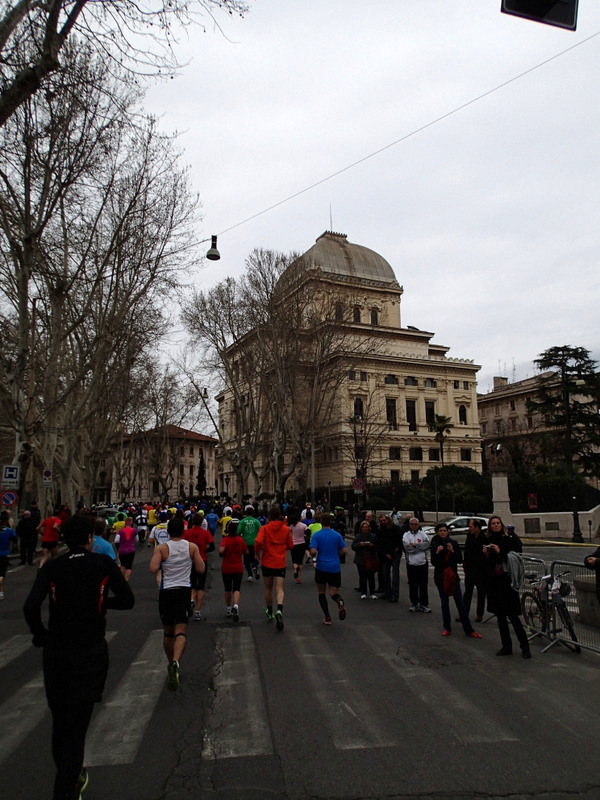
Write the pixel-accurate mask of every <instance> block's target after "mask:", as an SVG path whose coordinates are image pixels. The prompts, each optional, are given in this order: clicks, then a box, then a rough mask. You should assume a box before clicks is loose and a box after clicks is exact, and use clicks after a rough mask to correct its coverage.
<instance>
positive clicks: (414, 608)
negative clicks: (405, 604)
mask: <svg viewBox="0 0 600 800" xmlns="http://www.w3.org/2000/svg"><path fill="white" fill-rule="evenodd" d="M408 610H409V611H419V610H420V609H419V606H417V605H415V606H411V607H410V608H409V609H408Z"/></svg>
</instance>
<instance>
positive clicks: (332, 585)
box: [310, 514, 348, 625]
mask: <svg viewBox="0 0 600 800" xmlns="http://www.w3.org/2000/svg"><path fill="white" fill-rule="evenodd" d="M321 525H322V526H323V527H322V528H321V529H320V530H318V531H316V532H315V533H313V536H312V539H311V540H310V554H311V556H313V558H314V556H317V563H316V565H315V583H316V584H317V591H318V593H319V605H320V606H321V608H322V609H323V613H324V614H325V618H324V620H323V624H324V625H331V617H330V616H329V605H328V603H327V596H326V594H325V589H326V587H327V585H329V596H330V597H331V599H332V600H333V601H334V602H335V603H337V607H338V616H339V618H340V620H343V619H345V618H346V607H345V605H344V600H343V599H342V597H341V595H340V593H339V591H338V590H339V588H340V586H341V585H342V568H341V565H340V556H341V555H346V553H347V552H348V548H347V547H346V542H345V541H344V540H343V538H342V537H341V536H340V534H339V533H338V532H337V531H334V530H333V529H332V528H330V527H329V526H330V525H331V514H322V515H321Z"/></svg>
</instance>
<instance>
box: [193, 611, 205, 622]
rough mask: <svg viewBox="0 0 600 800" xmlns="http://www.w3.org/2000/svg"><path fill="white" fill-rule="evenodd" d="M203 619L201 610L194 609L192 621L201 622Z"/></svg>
mask: <svg viewBox="0 0 600 800" xmlns="http://www.w3.org/2000/svg"><path fill="white" fill-rule="evenodd" d="M203 619H204V617H203V616H202V612H201V611H196V612H195V613H194V622H201V620H203Z"/></svg>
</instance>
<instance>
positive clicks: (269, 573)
mask: <svg viewBox="0 0 600 800" xmlns="http://www.w3.org/2000/svg"><path fill="white" fill-rule="evenodd" d="M261 570H262V574H263V578H285V567H282V568H281V569H278V568H277V567H264V566H263V567H261Z"/></svg>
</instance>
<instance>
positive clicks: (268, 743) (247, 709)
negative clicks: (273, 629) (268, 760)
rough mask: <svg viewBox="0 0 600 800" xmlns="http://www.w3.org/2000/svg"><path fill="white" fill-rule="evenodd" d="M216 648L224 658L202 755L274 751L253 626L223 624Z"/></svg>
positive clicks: (265, 753) (217, 680)
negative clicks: (227, 625)
mask: <svg viewBox="0 0 600 800" xmlns="http://www.w3.org/2000/svg"><path fill="white" fill-rule="evenodd" d="M216 652H217V656H219V655H220V657H221V659H220V664H219V665H218V667H217V673H216V675H215V677H214V689H215V692H214V698H213V703H212V709H211V713H210V716H209V719H208V723H207V726H206V729H205V733H204V739H203V743H202V758H204V759H216V758H236V757H238V756H261V755H271V754H272V753H273V752H274V750H273V740H272V738H271V731H270V728H269V722H268V719H267V709H266V703H265V698H264V695H263V694H262V691H261V689H260V686H261V684H260V676H259V672H258V657H257V656H258V654H257V651H256V645H255V643H254V637H253V635H252V628H251V626H247V627H243V628H242V627H239V628H227V629H225V628H220V629H219V631H218V633H217V641H216Z"/></svg>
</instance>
